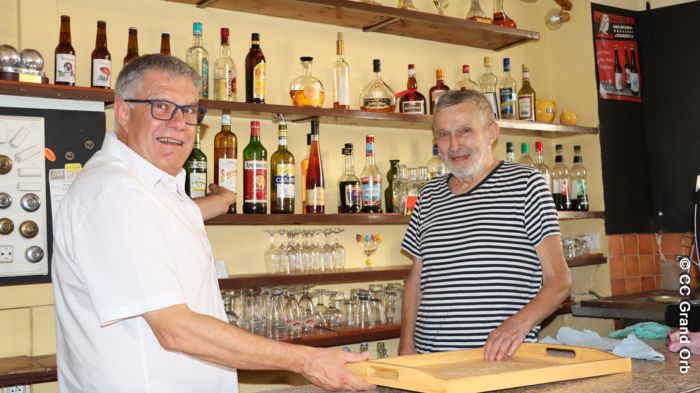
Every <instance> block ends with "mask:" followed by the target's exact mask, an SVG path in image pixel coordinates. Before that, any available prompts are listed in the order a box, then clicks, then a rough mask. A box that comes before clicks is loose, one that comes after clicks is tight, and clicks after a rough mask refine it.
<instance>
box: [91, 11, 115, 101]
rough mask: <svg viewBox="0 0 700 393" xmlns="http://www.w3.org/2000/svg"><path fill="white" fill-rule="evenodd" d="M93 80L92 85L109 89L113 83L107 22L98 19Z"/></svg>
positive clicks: (93, 59)
mask: <svg viewBox="0 0 700 393" xmlns="http://www.w3.org/2000/svg"><path fill="white" fill-rule="evenodd" d="M91 58H92V70H91V72H90V75H92V78H91V79H92V81H91V83H90V86H92V87H101V88H103V89H109V88H110V86H111V85H112V56H111V55H110V54H109V50H107V23H106V22H105V21H102V20H99V21H97V36H96V38H95V49H94V50H93V51H92V56H91Z"/></svg>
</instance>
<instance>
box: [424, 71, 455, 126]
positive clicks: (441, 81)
mask: <svg viewBox="0 0 700 393" xmlns="http://www.w3.org/2000/svg"><path fill="white" fill-rule="evenodd" d="M449 90H450V88H449V87H448V86H447V85H446V84H445V72H444V71H443V70H442V69H439V68H438V69H437V70H435V86H433V87H431V88H430V91H429V92H428V96H430V114H431V115H432V114H433V110H434V109H435V103H436V102H437V100H438V98H439V97H440V96H441V95H443V93H446V92H448V91H449Z"/></svg>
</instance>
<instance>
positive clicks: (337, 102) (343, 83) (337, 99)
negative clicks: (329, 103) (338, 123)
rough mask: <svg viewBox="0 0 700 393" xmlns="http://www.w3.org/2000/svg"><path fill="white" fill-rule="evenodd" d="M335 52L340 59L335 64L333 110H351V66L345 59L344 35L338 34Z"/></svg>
mask: <svg viewBox="0 0 700 393" xmlns="http://www.w3.org/2000/svg"><path fill="white" fill-rule="evenodd" d="M335 52H336V54H337V55H338V58H337V59H336V61H335V63H334V64H333V108H335V109H350V66H349V65H348V63H347V62H346V61H345V59H344V58H343V55H344V54H345V42H344V41H343V33H338V39H337V41H336V42H335Z"/></svg>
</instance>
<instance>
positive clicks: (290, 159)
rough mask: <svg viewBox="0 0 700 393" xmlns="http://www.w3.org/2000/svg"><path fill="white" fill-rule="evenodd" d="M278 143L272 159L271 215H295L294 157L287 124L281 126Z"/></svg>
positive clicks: (278, 132)
mask: <svg viewBox="0 0 700 393" xmlns="http://www.w3.org/2000/svg"><path fill="white" fill-rule="evenodd" d="M277 141H278V145H277V151H275V152H274V153H272V156H271V157H270V185H271V186H272V189H271V190H270V213H272V214H294V155H293V154H292V152H290V151H289V150H288V149H287V123H284V122H282V123H280V124H279V126H278V128H277Z"/></svg>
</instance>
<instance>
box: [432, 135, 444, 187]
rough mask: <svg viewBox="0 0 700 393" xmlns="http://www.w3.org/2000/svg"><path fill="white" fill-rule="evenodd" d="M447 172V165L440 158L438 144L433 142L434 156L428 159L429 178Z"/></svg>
mask: <svg viewBox="0 0 700 393" xmlns="http://www.w3.org/2000/svg"><path fill="white" fill-rule="evenodd" d="M445 173H447V167H445V163H444V162H442V158H440V151H439V150H438V147H437V145H436V144H434V143H433V156H432V157H431V158H430V160H428V180H430V179H432V178H434V177H438V176H442V175H444V174H445Z"/></svg>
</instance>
